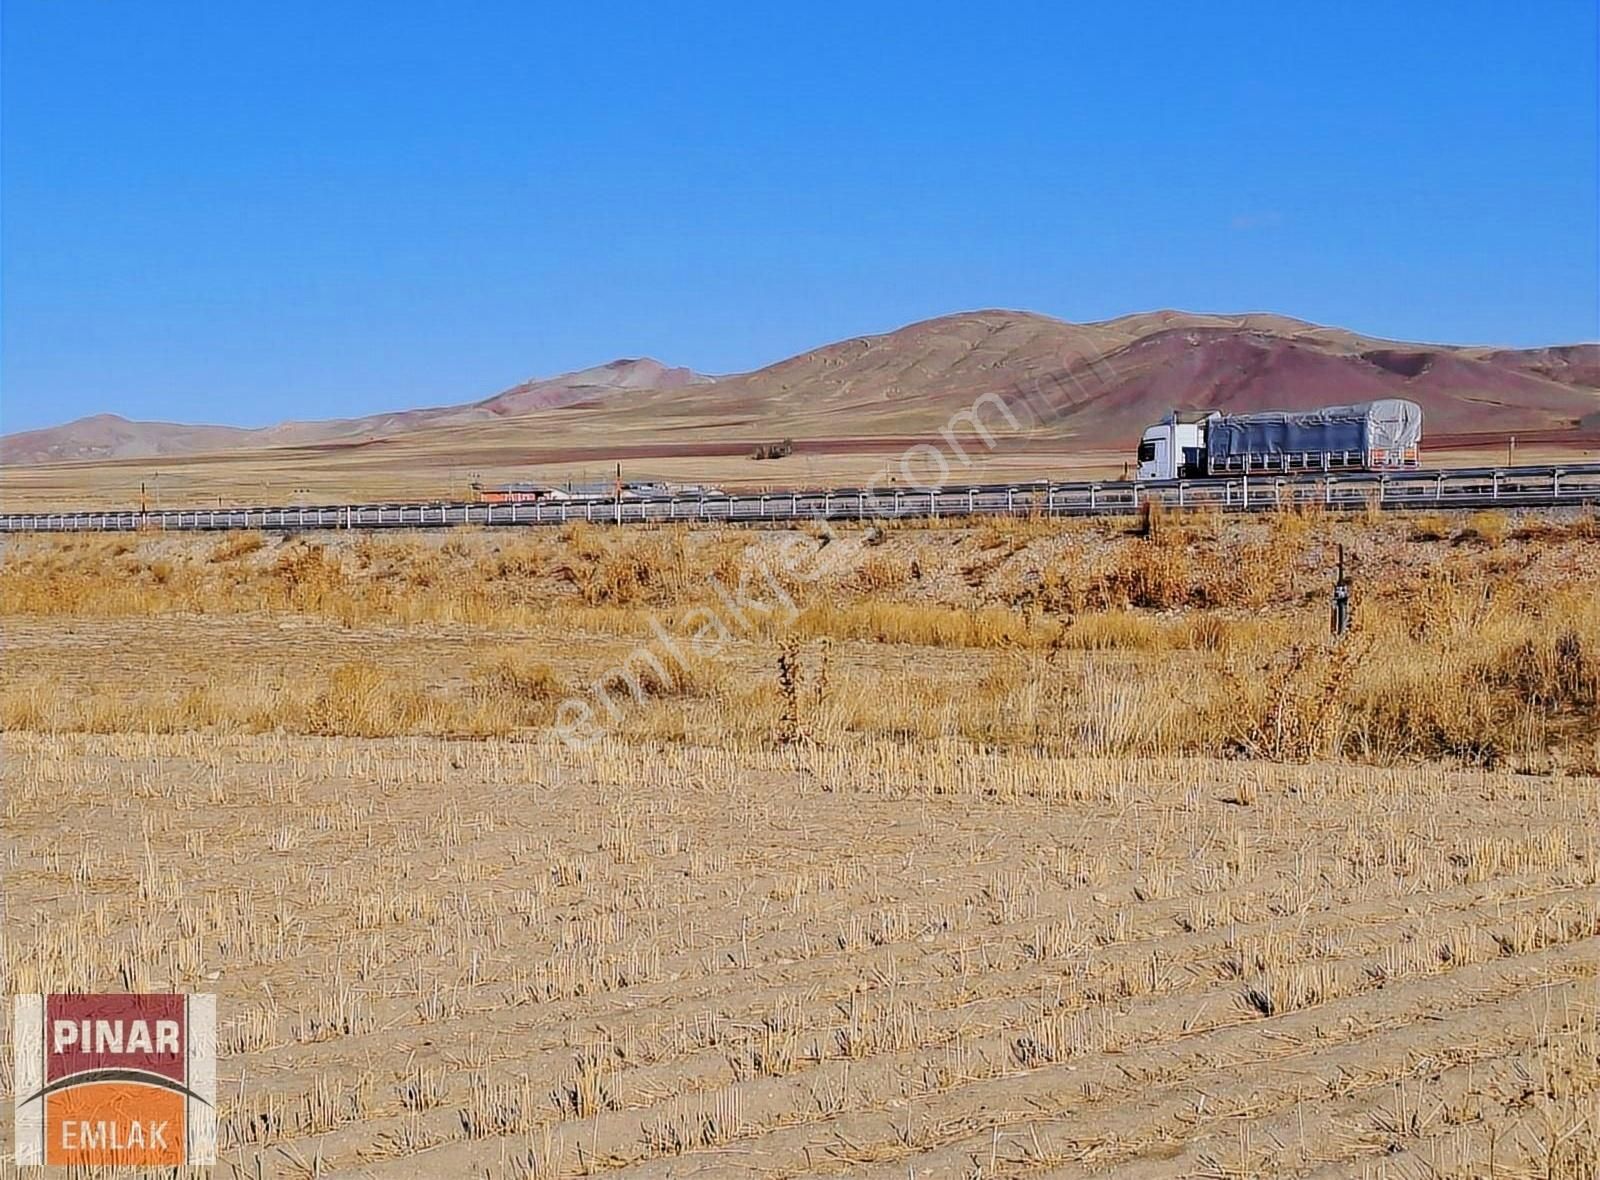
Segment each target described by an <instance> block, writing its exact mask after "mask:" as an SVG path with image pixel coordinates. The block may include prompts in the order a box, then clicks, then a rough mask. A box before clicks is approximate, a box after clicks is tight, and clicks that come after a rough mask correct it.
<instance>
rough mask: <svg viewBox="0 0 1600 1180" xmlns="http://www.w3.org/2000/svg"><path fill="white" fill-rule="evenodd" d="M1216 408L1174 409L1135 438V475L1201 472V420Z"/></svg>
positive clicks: (1165, 476) (1174, 475)
mask: <svg viewBox="0 0 1600 1180" xmlns="http://www.w3.org/2000/svg"><path fill="white" fill-rule="evenodd" d="M1214 413H1216V411H1214V410H1201V411H1191V412H1188V413H1185V412H1184V411H1182V410H1174V411H1172V413H1170V414H1168V415H1167V416H1166V417H1165V418H1163V419H1161V421H1160V422H1157V423H1156V424H1155V425H1154V426H1151V427H1149V428H1147V429H1146V430H1145V432H1144V436H1143V437H1142V438H1141V439H1140V440H1139V465H1138V469H1137V470H1136V471H1135V473H1134V478H1135V479H1187V478H1188V477H1190V476H1198V475H1204V474H1205V446H1206V442H1205V421H1206V419H1207V418H1209V417H1211V416H1212V415H1213V414H1214Z"/></svg>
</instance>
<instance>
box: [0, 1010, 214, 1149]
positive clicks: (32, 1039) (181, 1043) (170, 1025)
mask: <svg viewBox="0 0 1600 1180" xmlns="http://www.w3.org/2000/svg"><path fill="white" fill-rule="evenodd" d="M12 1034H13V1036H12V1044H13V1049H14V1052H15V1061H14V1064H13V1074H12V1077H13V1092H14V1093H15V1095H16V1145H17V1149H16V1162H17V1163H18V1164H21V1165H25V1166H26V1165H30V1164H51V1165H58V1166H59V1165H68V1164H99V1165H110V1166H113V1167H150V1166H173V1165H179V1164H211V1163H215V1162H216V1156H217V1110H216V1090H217V1065H216V1061H217V1004H216V997H215V996H188V995H167V994H162V995H155V994H148V995H133V994H124V995H117V994H110V995H93V996H90V995H48V996H45V995H20V996H17V997H16V998H15V1002H14V1012H13V1019H12Z"/></svg>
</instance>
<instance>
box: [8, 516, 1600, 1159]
mask: <svg viewBox="0 0 1600 1180" xmlns="http://www.w3.org/2000/svg"><path fill="white" fill-rule="evenodd" d="M1339 545H1343V546H1344V547H1345V550H1346V556H1347V560H1348V563H1349V565H1350V568H1351V569H1352V571H1353V573H1354V578H1355V599H1356V627H1355V629H1354V631H1353V632H1352V633H1351V634H1350V635H1349V636H1347V637H1346V638H1345V639H1344V640H1343V641H1341V642H1339V643H1334V642H1332V641H1331V640H1329V638H1328V637H1327V609H1328V608H1327V602H1328V592H1329V588H1330V584H1331V580H1332V569H1333V562H1334V555H1335V552H1336V547H1337V546H1339ZM1597 568H1600V522H1597V520H1596V519H1595V518H1594V517H1593V516H1570V515H1569V516H1560V517H1557V516H1533V515H1529V516H1515V517H1514V516H1506V515H1501V514H1479V515H1475V516H1470V517H1466V516H1461V517H1456V516H1440V517H1408V518H1403V519H1402V518H1393V517H1386V518H1374V519H1370V520H1367V519H1335V518H1330V517H1323V516H1321V515H1317V514H1310V515H1298V514H1297V515H1287V514H1286V515H1283V516H1279V517H1261V518H1254V519H1250V520H1239V519H1236V518H1228V519H1224V518H1221V517H1214V516H1184V517H1178V516H1161V515H1157V516H1154V517H1152V518H1149V519H1146V520H1143V521H1139V522H1132V521H1128V522H1105V521H1082V522H1069V523H1062V522H1048V521H1034V520H1018V521H1005V522H987V523H976V524H975V523H970V522H941V523H940V524H939V525H937V526H936V527H898V528H891V529H887V530H883V529H858V528H852V529H846V530H841V531H839V532H836V533H830V532H826V531H824V530H822V529H820V528H813V529H805V530H794V531H729V530H690V529H660V530H645V529H627V530H609V529H600V528H570V529H566V530H562V531H559V532H558V531H555V530H549V531H543V532H534V531H519V532H515V533H513V532H488V531H466V530H457V531H455V532H451V533H435V534H416V535H407V536H371V537H364V536H353V537H352V536H328V537H318V536H307V537H304V538H292V537H275V536H263V535H255V534H232V535H226V536H221V535H219V536H212V537H203V536H201V537H195V536H188V537H162V536H160V535H138V536H127V537H65V538H62V537H55V538H49V537H23V538H13V539H9V540H8V541H7V543H6V548H5V551H4V561H3V564H0V616H3V617H4V626H5V631H6V650H5V659H4V666H3V669H0V722H3V725H4V729H5V747H6V748H5V758H4V761H3V765H0V783H3V787H4V807H5V833H4V835H5V842H4V855H5V867H6V877H5V882H6V907H7V910H6V929H5V933H6V939H5V947H4V952H5V953H4V959H3V964H0V970H3V972H4V976H5V983H6V986H5V990H7V991H37V990H45V991H50V990H123V989H131V990H164V989H177V990H194V991H214V992H216V993H217V994H218V996H219V1022H220V1025H221V1029H222V1060H221V1061H220V1063H219V1065H220V1068H219V1076H220V1085H219V1095H220V1098H221V1111H220V1114H221V1144H222V1159H223V1163H222V1165H221V1174H223V1175H229V1176H239V1177H256V1176H308V1177H309V1176H334V1175H349V1176H393V1177H400V1176H418V1175H427V1176H476V1177H489V1178H494V1180H501V1178H508V1180H509V1178H517V1180H531V1178H543V1177H570V1176H579V1175H598V1174H609V1175H616V1176H640V1177H645V1176H690V1175H692V1176H697V1177H700V1176H706V1177H711V1176H730V1177H731V1176H739V1177H779V1176H796V1175H813V1174H821V1175H836V1176H852V1177H854V1176H869V1177H874V1176H882V1177H896V1178H899V1177H963V1178H965V1177H984V1178H991V1177H1002V1176H1030V1177H1031V1176H1040V1177H1043V1176H1052V1177H1053V1176H1063V1177H1071V1176H1107V1175H1111V1176H1118V1177H1122V1176H1130V1177H1169V1176H1170V1177H1180V1176H1181V1177H1213V1178H1218V1180H1223V1178H1227V1180H1245V1178H1252V1177H1261V1178H1266V1177H1277V1176H1307V1177H1310V1176H1316V1177H1333V1176H1362V1177H1373V1178H1376V1177H1395V1178H1397V1180H1398V1178H1402V1177H1405V1178H1410V1177H1451V1178H1460V1180H1467V1178H1476V1177H1483V1176H1496V1177H1506V1178H1513V1177H1551V1178H1560V1180H1577V1178H1579V1177H1585V1178H1592V1177H1594V1176H1596V1175H1597V1169H1600V1117H1597V1111H1596V1102H1597V1096H1600V1027H1597V1008H1600V991H1597V987H1600V594H1597V590H1600V579H1597V575H1596V572H1595V571H1596V569H1597ZM585 710H586V711H587V716H588V717H589V719H590V721H591V722H594V723H595V724H591V725H589V726H587V727H580V728H579V729H574V728H572V727H570V726H568V727H567V728H566V729H565V730H564V731H563V728H562V727H563V726H567V722H568V721H570V718H571V715H572V713H573V712H574V711H578V712H583V711H585ZM562 732H566V733H568V734H569V735H571V736H573V737H574V740H572V741H564V740H562V738H561V733H562ZM579 737H581V738H582V739H583V740H581V741H579V740H576V739H577V738H579ZM7 1019H9V1014H7ZM6 1081H7V1082H8V1083H9V1077H7V1078H6ZM7 1089H9V1084H8V1086H7ZM5 1174H10V1173H9V1172H7V1171H6V1170H5V1168H4V1166H0V1175H5Z"/></svg>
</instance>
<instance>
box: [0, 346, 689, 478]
mask: <svg viewBox="0 0 1600 1180" xmlns="http://www.w3.org/2000/svg"><path fill="white" fill-rule="evenodd" d="M710 380H711V378H709V377H705V376H703V375H701V374H699V373H695V372H692V371H690V370H689V369H683V368H670V367H669V366H667V365H664V364H662V363H661V362H660V361H657V360H652V359H650V358H649V357H641V358H637V359H625V360H615V361H611V362H610V363H609V364H604V365H597V366H595V367H594V368H591V369H582V370H579V371H578V372H575V373H565V374H562V375H561V376H559V377H546V378H530V379H529V380H528V381H525V382H522V383H521V384H519V385H514V386H512V387H511V388H510V389H507V390H505V391H503V392H501V393H497V394H495V395H494V396H493V397H488V398H485V399H483V400H482V401H477V402H470V403H468V404H466V405H459V406H437V407H429V408H426V409H417V410H396V411H394V412H391V413H384V414H370V415H367V416H366V417H362V418H329V419H325V420H321V421H313V422H282V423H279V424H278V425H276V426H264V427H259V428H255V429H246V428H241V427H233V426H189V425H184V424H180V423H176V422H133V421H129V420H128V419H126V418H121V417H118V416H117V415H115V414H96V415H94V416H93V417H90V418H80V419H78V420H77V421H74V422H68V423H66V424H65V425H62V426H51V427H46V428H45V429H42V430H26V431H21V432H19V433H16V434H8V435H5V436H3V437H0V464H4V465H6V466H13V467H17V466H29V465H33V464H40V463H63V462H81V461H84V460H99V459H139V458H153V457H159V456H173V455H190V454H201V453H214V452H224V451H236V450H245V449H259V448H264V447H300V446H316V445H321V444H328V443H361V442H367V441H370V440H373V439H378V438H386V437H390V436H393V435H398V434H406V433H410V432H412V431H418V430H428V429H436V428H445V427H456V426H463V425H467V424H470V423H476V422H495V421H498V420H499V419H501V418H505V417H509V416H512V415H520V414H525V413H529V412H531V411H536V410H546V409H553V408H556V407H560V406H568V405H577V404H583V403H589V402H598V401H601V400H603V399H605V398H606V397H609V396H610V395H612V394H615V393H619V392H632V391H639V390H648V389H682V388H685V387H687V386H690V385H694V384H697V383H702V382H706V381H710Z"/></svg>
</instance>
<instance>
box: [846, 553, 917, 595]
mask: <svg viewBox="0 0 1600 1180" xmlns="http://www.w3.org/2000/svg"><path fill="white" fill-rule="evenodd" d="M910 578H911V567H910V565H909V564H908V563H907V562H905V561H904V560H902V559H900V558H898V557H894V556H891V555H890V554H887V553H874V554H872V555H871V556H870V557H868V558H867V559H866V560H865V561H863V562H862V563H861V565H860V566H859V567H858V568H857V569H856V572H855V578H854V581H855V585H856V588H857V589H859V590H860V591H861V592H862V593H865V594H882V593H883V592H884V591H886V590H895V589H898V588H899V587H901V586H904V585H905V584H906V582H907V581H909V580H910Z"/></svg>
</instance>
